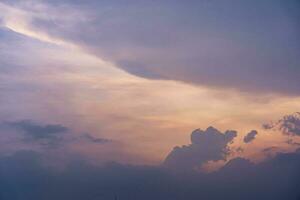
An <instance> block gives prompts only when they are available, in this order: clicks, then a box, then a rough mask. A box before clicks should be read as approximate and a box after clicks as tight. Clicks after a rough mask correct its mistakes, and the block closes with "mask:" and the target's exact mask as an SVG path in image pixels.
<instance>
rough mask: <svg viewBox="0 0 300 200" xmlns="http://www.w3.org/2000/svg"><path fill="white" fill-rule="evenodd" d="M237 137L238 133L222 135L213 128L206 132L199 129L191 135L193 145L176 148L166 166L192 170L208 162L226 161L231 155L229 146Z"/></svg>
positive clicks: (229, 132) (228, 132)
mask: <svg viewBox="0 0 300 200" xmlns="http://www.w3.org/2000/svg"><path fill="white" fill-rule="evenodd" d="M236 136H237V132H236V131H232V130H230V131H226V132H225V133H221V132H220V131H218V130H217V129H215V128H213V127H209V128H207V129H206V130H205V131H202V130H200V129H197V130H195V131H193V132H192V134H191V142H192V143H191V144H190V145H184V146H182V147H175V148H174V149H173V151H172V152H170V153H169V155H168V156H167V157H166V159H165V161H164V165H165V166H166V167H169V168H174V169H176V170H177V169H180V170H191V169H195V168H197V167H198V168H199V167H201V165H202V164H204V163H205V162H207V161H218V160H225V158H226V156H227V155H228V154H229V153H230V149H229V147H228V144H229V143H231V142H232V141H233V139H234V138H235V137H236Z"/></svg>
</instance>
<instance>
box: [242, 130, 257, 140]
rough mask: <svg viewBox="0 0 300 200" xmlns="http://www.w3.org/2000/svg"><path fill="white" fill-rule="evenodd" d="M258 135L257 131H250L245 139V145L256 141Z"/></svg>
mask: <svg viewBox="0 0 300 200" xmlns="http://www.w3.org/2000/svg"><path fill="white" fill-rule="evenodd" d="M256 135H257V131H256V130H252V131H250V132H249V133H248V134H247V135H246V136H245V137H244V142H245V143H250V142H252V141H253V140H254V139H255V136H256Z"/></svg>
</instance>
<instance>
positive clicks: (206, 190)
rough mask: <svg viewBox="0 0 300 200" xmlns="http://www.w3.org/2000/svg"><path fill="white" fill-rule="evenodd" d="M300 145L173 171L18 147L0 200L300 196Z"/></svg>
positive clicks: (3, 163) (0, 185) (5, 168)
mask: <svg viewBox="0 0 300 200" xmlns="http://www.w3.org/2000/svg"><path fill="white" fill-rule="evenodd" d="M299 167H300V151H298V152H297V151H296V152H294V153H280V154H277V155H276V156H275V157H274V158H271V159H268V160H265V161H263V162H261V163H256V164H254V163H252V162H250V161H248V160H246V159H244V158H235V159H233V160H230V161H229V162H228V163H227V164H226V165H225V166H224V167H223V168H221V169H220V170H218V171H217V172H213V173H209V174H202V173H195V172H191V174H178V173H173V172H171V171H169V170H166V169H165V168H162V167H160V166H135V165H123V164H118V163H109V164H106V165H103V166H95V165H92V164H89V163H87V162H85V161H80V160H78V157H77V161H75V160H74V162H71V163H70V164H69V165H68V166H67V167H66V168H65V169H63V170H59V171H57V170H55V169H53V168H49V167H48V166H47V165H45V158H44V156H43V155H42V154H38V153H36V152H32V151H20V152H17V153H15V154H13V155H10V156H0V169H1V170H0V180H1V181H0V197H1V200H12V199H31V200H39V199H43V200H51V199H57V200H64V199H73V200H80V199H114V198H115V197H118V198H119V199H124V200H129V199H143V200H153V199H157V200H165V199H174V200H186V199H189V200H198V199H210V200H218V199H232V200H240V199H244V200H252V199H257V200H265V199H272V200H282V199H288V200H298V199H299V197H300V192H299V185H300V172H299Z"/></svg>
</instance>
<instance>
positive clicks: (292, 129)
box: [263, 112, 300, 136]
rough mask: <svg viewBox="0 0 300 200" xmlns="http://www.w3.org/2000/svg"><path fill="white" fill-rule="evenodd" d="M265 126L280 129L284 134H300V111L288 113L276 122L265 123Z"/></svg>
mask: <svg viewBox="0 0 300 200" xmlns="http://www.w3.org/2000/svg"><path fill="white" fill-rule="evenodd" d="M263 128H264V129H266V130H279V131H281V132H282V133H283V134H284V135H289V136H300V112H296V113H294V114H291V115H286V116H284V117H283V118H281V119H279V120H278V121H276V122H271V123H265V124H263Z"/></svg>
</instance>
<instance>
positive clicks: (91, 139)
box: [81, 133, 112, 144]
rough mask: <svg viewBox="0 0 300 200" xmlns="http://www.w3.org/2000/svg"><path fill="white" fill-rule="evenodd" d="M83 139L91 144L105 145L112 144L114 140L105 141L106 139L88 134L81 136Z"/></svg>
mask: <svg viewBox="0 0 300 200" xmlns="http://www.w3.org/2000/svg"><path fill="white" fill-rule="evenodd" d="M81 138H82V139H83V140H86V141H88V142H91V143H96V144H105V143H110V142H112V140H109V139H105V138H99V137H94V136H92V135H90V134H88V133H86V134H83V135H82V136H81Z"/></svg>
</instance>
